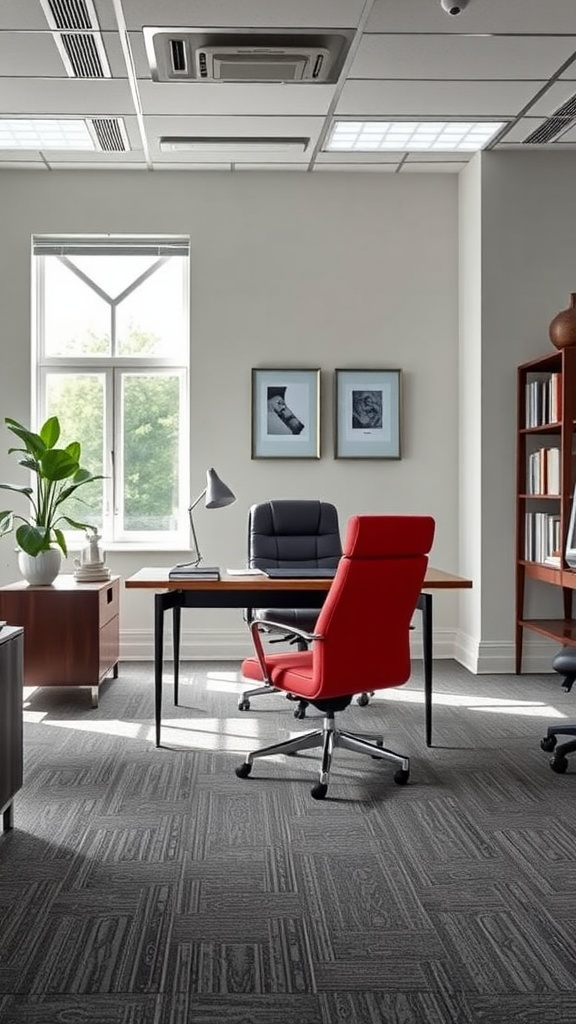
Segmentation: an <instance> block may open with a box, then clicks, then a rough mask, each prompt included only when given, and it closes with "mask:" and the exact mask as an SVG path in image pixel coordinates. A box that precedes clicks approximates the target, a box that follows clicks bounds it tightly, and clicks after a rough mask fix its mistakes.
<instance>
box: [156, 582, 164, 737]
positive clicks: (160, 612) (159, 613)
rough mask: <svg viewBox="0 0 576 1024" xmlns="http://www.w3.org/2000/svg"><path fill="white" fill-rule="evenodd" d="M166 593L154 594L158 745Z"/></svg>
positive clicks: (160, 720)
mask: <svg viewBox="0 0 576 1024" xmlns="http://www.w3.org/2000/svg"><path fill="white" fill-rule="evenodd" d="M164 603H165V602H164V594H155V595H154V715H155V721H156V746H157V747H159V746H160V725H161V723H162V653H163V650H164Z"/></svg>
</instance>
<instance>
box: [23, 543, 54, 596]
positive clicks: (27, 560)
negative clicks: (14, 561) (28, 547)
mask: <svg viewBox="0 0 576 1024" xmlns="http://www.w3.org/2000/svg"><path fill="white" fill-rule="evenodd" d="M61 563H62V552H61V551H60V548H50V550H49V551H40V552H39V553H38V554H37V555H27V554H26V552H25V551H20V552H19V553H18V568H19V569H20V572H21V574H22V576H23V577H24V579H25V580H26V582H27V583H30V584H31V586H34V587H48V586H49V585H50V584H51V583H53V582H54V580H55V579H56V577H57V575H58V573H59V572H60V565H61Z"/></svg>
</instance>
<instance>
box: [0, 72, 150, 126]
mask: <svg viewBox="0 0 576 1024" xmlns="http://www.w3.org/2000/svg"><path fill="white" fill-rule="evenodd" d="M134 113H135V111H134V104H133V102H132V96H131V94H130V89H129V86H128V82H127V81H118V80H114V79H100V80H98V81H97V82H93V81H90V82H88V81H86V80H84V79H82V80H80V79H75V80H72V79H70V78H66V79H65V80H60V79H54V80H48V81H47V80H46V79H18V78H5V79H3V81H2V88H1V89H0V115H2V114H4V115H8V114H9V115H11V116H14V117H17V116H24V117H26V116H28V117H30V116H34V117H83V116H85V117H113V116H119V117H121V116H122V115H123V114H134Z"/></svg>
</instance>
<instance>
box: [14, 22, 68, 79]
mask: <svg viewBox="0 0 576 1024" xmlns="http://www.w3.org/2000/svg"><path fill="white" fill-rule="evenodd" d="M0 68H1V69H2V77H3V78H22V77H24V76H30V75H32V76H34V77H35V78H41V77H44V78H64V77H67V76H66V72H65V70H64V65H63V63H62V58H61V56H60V54H59V53H58V50H57V49H56V44H55V42H54V39H53V38H52V35H51V34H50V33H49V32H0Z"/></svg>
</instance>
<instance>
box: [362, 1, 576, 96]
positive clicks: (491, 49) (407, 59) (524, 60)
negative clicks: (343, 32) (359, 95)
mask: <svg viewBox="0 0 576 1024" xmlns="http://www.w3.org/2000/svg"><path fill="white" fill-rule="evenodd" d="M574 23H575V25H576V6H575V13H574ZM575 48H576V39H572V38H570V39H567V38H563V37H554V38H550V39H547V38H538V37H534V38H531V39H530V38H526V37H525V36H506V37H498V36H490V37H488V38H485V37H480V36H457V37H454V36H438V35H436V36H432V35H394V36H386V35H380V36H364V38H363V39H362V41H361V43H360V46H359V48H358V50H357V52H356V56H355V58H354V61H353V63H352V67H351V69H350V72H349V75H348V78H349V79H353V78H374V79H390V78H399V79H406V78H416V79H422V78H432V79H462V80H463V81H465V80H469V79H526V80H530V79H534V80H542V79H546V78H549V77H550V75H552V74H554V73H556V72H557V71H558V70H559V68H560V67H561V66H562V64H564V62H565V61H566V60H567V59H568V57H570V56H571V55H572V53H573V52H574V49H575Z"/></svg>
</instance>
